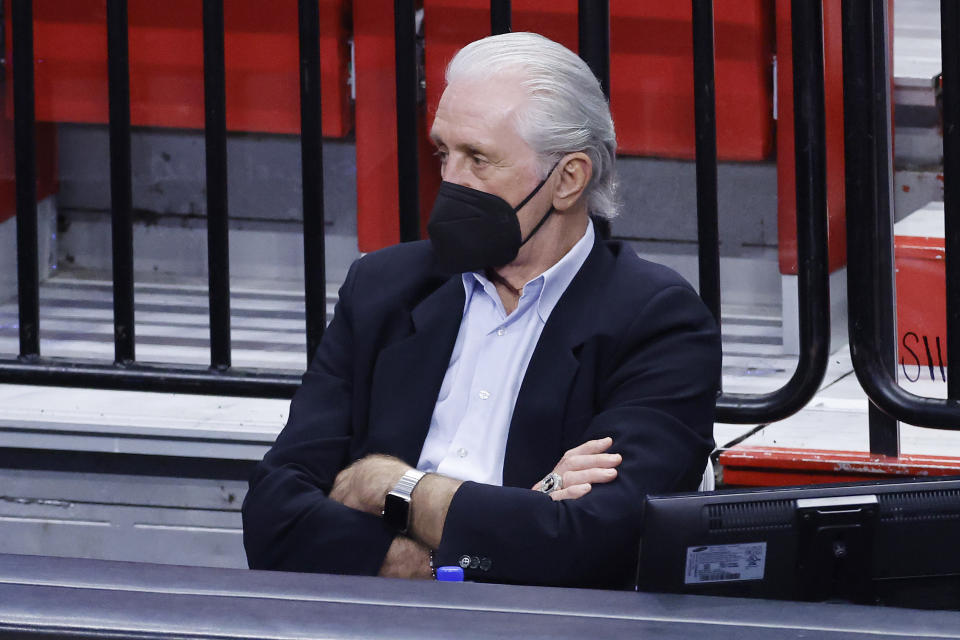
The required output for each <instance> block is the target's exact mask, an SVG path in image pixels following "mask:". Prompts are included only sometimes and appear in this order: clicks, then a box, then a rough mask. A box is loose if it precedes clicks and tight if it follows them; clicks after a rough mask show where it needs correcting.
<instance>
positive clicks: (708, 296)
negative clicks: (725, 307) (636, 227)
mask: <svg viewBox="0 0 960 640" xmlns="http://www.w3.org/2000/svg"><path fill="white" fill-rule="evenodd" d="M693 108H694V127H695V131H696V165H697V240H698V243H699V254H700V255H699V258H700V261H699V265H700V266H699V269H700V297H701V298H702V299H703V302H704V303H705V304H706V305H707V308H708V309H710V312H711V313H712V314H713V317H714V319H715V320H716V321H717V325H718V326H719V324H720V231H719V222H718V207H717V117H716V110H717V101H716V90H715V73H714V47H713V0H693Z"/></svg>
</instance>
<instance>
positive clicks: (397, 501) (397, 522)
mask: <svg viewBox="0 0 960 640" xmlns="http://www.w3.org/2000/svg"><path fill="white" fill-rule="evenodd" d="M409 513H410V503H409V502H407V501H406V500H405V499H404V498H403V497H402V496H398V495H397V494H395V493H392V492H391V493H388V494H387V499H386V501H385V502H384V503H383V520H384V522H386V523H387V526H388V527H390V528H391V529H393V530H395V531H399V532H400V533H404V532H406V530H407V515H408V514H409Z"/></svg>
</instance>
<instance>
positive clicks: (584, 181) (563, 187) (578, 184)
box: [553, 151, 593, 211]
mask: <svg viewBox="0 0 960 640" xmlns="http://www.w3.org/2000/svg"><path fill="white" fill-rule="evenodd" d="M558 171H559V173H560V182H559V183H558V184H557V188H556V191H554V193H553V207H554V208H555V209H556V210H557V211H566V210H567V209H569V208H571V207H572V206H573V205H574V204H576V203H577V202H578V201H579V200H580V196H582V195H583V192H584V190H585V189H586V188H587V185H588V184H589V183H590V177H591V176H592V175H593V163H591V162H590V156H588V155H587V154H585V153H583V152H582V151H577V152H576V153H570V154H567V156H566V157H564V158H563V160H561V161H560V165H559V167H558Z"/></svg>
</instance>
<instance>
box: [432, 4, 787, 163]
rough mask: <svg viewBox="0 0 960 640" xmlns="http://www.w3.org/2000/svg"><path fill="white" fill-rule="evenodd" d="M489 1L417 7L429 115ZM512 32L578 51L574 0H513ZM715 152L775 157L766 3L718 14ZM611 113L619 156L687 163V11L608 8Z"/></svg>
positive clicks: (485, 28)
mask: <svg viewBox="0 0 960 640" xmlns="http://www.w3.org/2000/svg"><path fill="white" fill-rule="evenodd" d="M489 4H490V3H489V2H488V0H424V15H425V36H426V45H425V46H426V67H427V69H426V71H427V103H428V104H429V105H430V109H431V110H432V109H434V108H436V104H437V102H438V101H439V99H440V94H441V92H442V91H443V72H444V69H445V68H446V65H447V62H449V60H450V58H451V57H452V56H453V54H454V53H455V52H456V51H457V49H459V48H460V47H462V46H463V45H465V44H467V43H468V42H471V41H472V40H476V39H478V38H482V37H484V36H486V35H488V34H489V29H490V13H489ZM512 6H513V30H514V31H536V32H538V33H541V34H543V35H545V36H547V37H549V38H552V39H554V40H556V41H558V42H561V43H562V44H564V45H565V46H567V47H569V48H570V49H572V50H574V51H576V50H577V2H576V0H513V2H512ZM715 11H716V14H715V15H716V56H717V62H716V74H717V148H718V153H719V157H720V159H721V160H741V161H757V160H764V159H766V158H768V157H769V156H770V155H771V153H772V151H773V117H772V113H773V105H772V79H771V78H772V74H771V63H772V56H773V14H772V11H771V7H770V6H769V5H768V3H767V2H765V1H764V0H724V1H723V2H719V3H717V6H716V9H715ZM610 48H611V56H610V92H611V93H610V104H611V110H612V111H613V119H614V122H615V123H616V125H617V139H618V143H619V147H620V152H621V153H622V154H627V155H645V156H658V157H670V158H692V157H693V155H694V130H693V42H692V27H691V7H690V3H689V2H662V1H660V0H611V2H610Z"/></svg>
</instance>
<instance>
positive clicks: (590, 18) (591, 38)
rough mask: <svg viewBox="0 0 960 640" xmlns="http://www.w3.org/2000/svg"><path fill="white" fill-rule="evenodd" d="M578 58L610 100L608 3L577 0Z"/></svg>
mask: <svg viewBox="0 0 960 640" xmlns="http://www.w3.org/2000/svg"><path fill="white" fill-rule="evenodd" d="M578 8H579V11H578V17H579V20H578V27H579V36H580V39H579V40H580V41H579V49H580V57H581V58H583V59H584V61H585V62H586V63H587V65H589V67H590V69H591V70H592V71H593V75H595V76H597V79H598V80H599V81H600V88H601V89H603V95H605V96H606V97H607V99H608V100H609V99H610V1H609V0H579V4H578Z"/></svg>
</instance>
